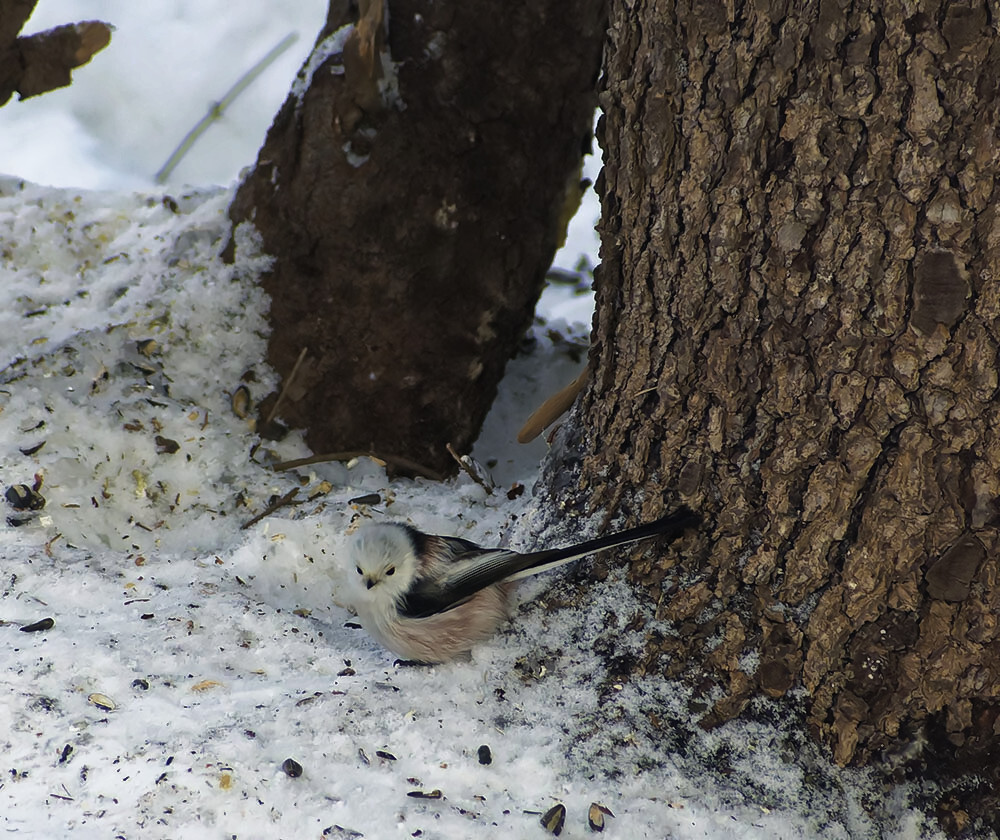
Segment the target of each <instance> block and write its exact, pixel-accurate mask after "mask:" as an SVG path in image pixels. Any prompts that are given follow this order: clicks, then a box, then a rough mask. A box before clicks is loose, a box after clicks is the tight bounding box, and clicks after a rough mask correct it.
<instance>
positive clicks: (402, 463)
mask: <svg viewBox="0 0 1000 840" xmlns="http://www.w3.org/2000/svg"><path fill="white" fill-rule="evenodd" d="M352 458H375V459H376V460H378V461H383V462H384V463H386V464H391V465H392V466H394V467H399V468H400V469H403V470H409V471H410V472H414V473H417V474H418V475H422V476H425V477H426V478H430V479H432V480H434V481H444V476H443V475H441V473H439V472H437V471H436V470H432V469H431V468H430V467H425V466H424V465H423V464H418V463H417V462H416V461H411V460H410V459H409V458H404V457H402V456H400V455H383V454H381V453H379V452H363V451H360V450H358V451H351V452H328V453H326V454H325V455H310V456H309V457H308V458H296V459H295V460H294V461H280V462H278V463H277V464H274V465H273V466H272V469H275V470H294V469H295V468H296V467H307V466H309V465H310V464H322V463H325V462H326V461H350V460H351V459H352Z"/></svg>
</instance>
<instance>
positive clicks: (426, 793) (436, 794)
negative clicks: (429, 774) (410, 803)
mask: <svg viewBox="0 0 1000 840" xmlns="http://www.w3.org/2000/svg"><path fill="white" fill-rule="evenodd" d="M406 795H407V796H411V797H413V798H414V799H441V798H442V797H443V794H442V793H441V791H439V790H438V789H437V788H434V790H411V791H407V793H406Z"/></svg>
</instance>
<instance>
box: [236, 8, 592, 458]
mask: <svg viewBox="0 0 1000 840" xmlns="http://www.w3.org/2000/svg"><path fill="white" fill-rule="evenodd" d="M360 14H361V17H360V20H359V21H358V22H357V23H356V25H355V26H354V27H353V29H341V27H342V26H344V25H345V24H346V23H348V22H349V21H350V20H352V19H353V17H354V12H353V11H352V10H351V9H350V8H348V4H347V3H344V2H336V0H334V2H332V3H331V10H330V18H329V21H328V23H327V26H326V28H325V30H324V32H323V33H322V34H321V36H320V39H319V41H318V43H317V48H316V49H315V50H314V52H313V56H312V57H311V58H310V60H309V62H308V63H307V65H306V68H304V70H303V74H304V76H303V79H302V80H300V83H299V84H300V86H301V87H302V90H299V91H293V94H292V95H291V96H290V97H289V99H288V101H287V102H286V103H285V105H284V107H283V108H282V110H281V111H280V112H279V114H278V116H277V117H276V119H275V122H274V125H273V126H272V127H271V130H270V132H269V133H268V137H267V140H266V142H265V144H264V146H263V148H262V149H261V152H260V155H259V158H258V161H257V165H256V168H255V169H254V170H253V172H252V173H251V174H250V175H249V176H248V177H247V178H246V180H245V181H244V182H243V184H242V185H241V186H240V189H239V191H238V193H237V195H236V197H235V199H234V201H233V204H232V207H231V209H230V215H231V216H232V219H233V221H234V222H240V221H243V220H252V221H253V224H254V226H255V227H256V228H257V230H258V231H260V233H261V235H262V237H263V242H264V248H265V250H266V251H267V252H268V253H270V254H271V255H273V256H274V257H275V263H274V267H273V269H272V271H271V272H270V274H269V275H268V276H267V278H266V279H265V286H266V288H267V290H268V291H269V292H270V294H271V296H272V306H271V322H272V325H273V328H274V332H273V335H272V338H271V341H270V346H269V361H270V362H271V364H272V365H274V367H275V368H276V369H277V370H278V372H279V373H280V374H281V376H282V378H283V387H284V389H285V391H284V395H283V396H282V398H281V404H280V406H279V407H278V412H277V413H278V414H279V415H280V416H281V417H282V418H283V419H284V420H285V421H286V422H288V423H290V424H291V425H294V426H303V427H305V428H306V429H307V430H308V433H307V439H308V442H309V444H310V446H311V447H312V448H313V449H314V450H315V451H319V452H326V451H330V450H338V451H340V450H370V451H374V452H376V453H381V454H390V455H396V456H404V457H406V458H408V459H410V460H411V461H416V462H418V463H420V464H423V465H425V466H426V467H428V468H431V469H432V470H435V471H438V472H448V471H450V470H452V469H453V468H454V463H453V461H452V459H451V457H450V456H449V455H448V453H447V451H446V449H445V446H446V444H447V443H449V442H450V443H452V444H454V446H455V447H456V448H457V449H459V450H463V449H465V448H467V447H468V446H469V445H470V444H471V443H472V441H473V440H474V439H475V437H476V435H477V434H478V431H479V427H480V425H481V423H482V420H483V418H484V417H485V415H486V412H487V410H488V409H489V406H490V404H491V402H492V400H493V397H494V396H495V393H496V385H497V383H498V381H499V379H500V377H501V376H502V374H503V369H504V366H505V365H506V362H507V359H508V358H510V356H511V355H513V352H514V350H515V348H516V345H517V342H518V340H519V339H520V337H521V336H522V334H523V332H524V330H525V328H526V327H527V326H528V324H529V323H530V319H531V317H532V313H533V311H534V305H535V302H536V300H537V298H538V295H539V293H540V291H541V288H542V283H543V280H544V275H545V271H546V269H547V268H548V266H549V264H550V263H551V260H552V256H553V254H554V252H555V247H556V242H557V237H558V233H559V231H558V227H559V216H560V210H561V207H562V203H563V196H564V193H565V191H566V186H567V182H568V181H569V180H570V179H571V178H572V177H573V173H574V171H576V170H577V169H578V167H579V163H580V158H581V155H582V151H583V147H584V145H585V144H586V142H587V138H589V136H590V134H591V131H590V126H591V120H592V115H593V110H594V107H595V104H596V87H595V86H596V77H597V73H598V70H599V67H600V55H601V47H602V44H603V36H604V27H605V9H604V4H603V0H572V2H569V3H567V2H566V0H541V2H535V3H528V4H508V3H501V2H488V0H477V2H445V3H431V4H428V3H422V2H413V0H393V2H392V3H390V4H389V9H388V10H387V11H386V10H384V9H383V6H382V3H381V0H373V1H372V2H370V3H369V2H363V3H362V4H361V13H360ZM338 30H339V31H338ZM314 68H315V69H314ZM310 73H311V78H310V77H309V74H310ZM300 356H301V364H299V365H298V367H296V365H297V363H298V362H299V360H300ZM293 369H294V370H295V374H294V377H293V376H292V371H293ZM274 398H275V395H272V397H271V399H270V400H269V401H268V402H266V403H265V404H264V406H263V410H262V414H264V415H265V416H266V415H267V414H268V413H270V411H271V410H272V409H273V406H274Z"/></svg>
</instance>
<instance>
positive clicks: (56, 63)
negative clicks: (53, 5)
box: [0, 0, 111, 105]
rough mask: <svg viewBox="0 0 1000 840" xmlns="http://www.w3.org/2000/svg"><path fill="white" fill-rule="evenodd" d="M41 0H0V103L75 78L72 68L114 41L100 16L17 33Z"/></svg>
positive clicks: (47, 89)
mask: <svg viewBox="0 0 1000 840" xmlns="http://www.w3.org/2000/svg"><path fill="white" fill-rule="evenodd" d="M37 2H38V0H0V105H5V104H7V102H8V101H9V100H10V98H11V96H13V95H14V93H15V92H16V93H18V94H20V96H19V97H18V98H19V99H28V98H29V97H31V96H38V95H39V94H41V93H47V92H48V91H50V90H55V89H56V88H60V87H66V86H67V85H68V84H70V82H72V77H71V75H70V71H71V70H74V69H75V68H77V67H80V66H82V65H84V64H86V63H87V62H88V61H90V59H91V58H93V56H94V54H95V53H97V52H100V51H101V50H102V49H104V48H105V47H106V46H107V45H108V44H109V43H110V41H111V27H110V26H109V25H108V24H106V23H103V22H102V21H98V20H90V21H84V22H82V23H68V24H66V25H64V26H56V27H54V28H53V29H49V30H47V31H46V32H36V33H35V34H34V35H26V36H24V37H21V38H19V37H17V35H18V33H19V32H20V31H21V28H22V27H23V26H24V24H25V23H27V21H28V18H29V17H31V13H32V12H33V11H34V9H35V5H36V4H37Z"/></svg>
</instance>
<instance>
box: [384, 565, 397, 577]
mask: <svg viewBox="0 0 1000 840" xmlns="http://www.w3.org/2000/svg"><path fill="white" fill-rule="evenodd" d="M385 573H386V574H387V575H394V574H396V567H395V566H390V567H389V568H388V569H386V570H385Z"/></svg>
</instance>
